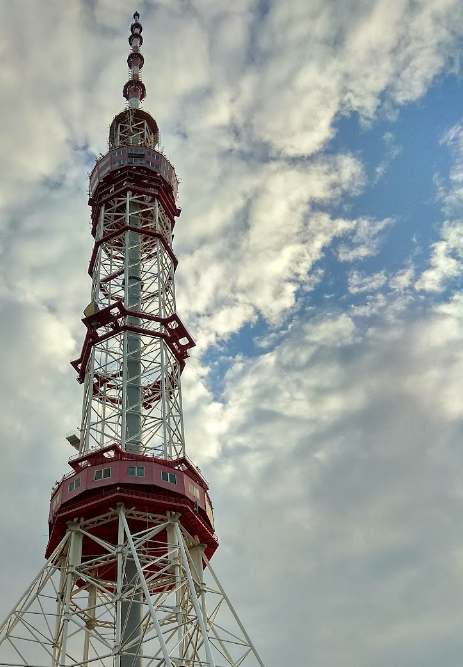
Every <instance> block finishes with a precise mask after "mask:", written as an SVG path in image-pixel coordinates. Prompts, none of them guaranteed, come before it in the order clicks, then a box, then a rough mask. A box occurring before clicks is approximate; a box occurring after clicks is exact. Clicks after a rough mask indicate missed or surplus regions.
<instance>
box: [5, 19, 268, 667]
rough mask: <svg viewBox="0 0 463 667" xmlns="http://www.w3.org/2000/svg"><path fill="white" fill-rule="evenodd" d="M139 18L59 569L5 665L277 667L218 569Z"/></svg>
mask: <svg viewBox="0 0 463 667" xmlns="http://www.w3.org/2000/svg"><path fill="white" fill-rule="evenodd" d="M139 18H140V17H139V14H138V13H137V12H136V13H135V14H134V17H133V19H134V21H133V23H132V25H131V32H130V37H129V44H130V46H131V52H130V54H129V57H128V59H127V63H128V66H129V80H128V81H127V83H126V84H125V86H124V89H123V95H124V97H125V99H126V100H127V106H126V108H125V109H124V110H123V111H121V112H120V113H119V114H118V115H117V116H116V117H115V118H114V119H113V121H112V123H111V126H110V130H109V150H108V152H107V153H106V154H105V155H104V156H103V157H101V158H100V159H99V160H98V161H97V163H96V165H95V167H94V169H93V171H92V173H91V176H90V188H89V205H90V206H91V223H92V235H93V238H94V247H93V252H92V255H91V259H90V265H89V274H90V276H91V278H92V288H91V300H90V304H89V305H88V306H87V308H86V309H85V311H84V318H83V320H82V321H83V324H84V325H85V339H84V343H83V346H82V351H81V354H80V356H79V358H78V359H76V360H75V361H73V362H72V365H73V367H74V369H75V370H76V372H77V377H78V381H79V382H80V383H81V384H82V385H83V388H84V397H83V407H82V422H81V426H80V429H79V432H78V433H75V434H70V435H69V436H68V440H69V442H70V443H71V444H72V445H73V446H74V447H75V449H76V450H77V452H76V454H75V455H74V456H73V457H71V459H70V460H69V464H70V468H71V470H70V472H69V473H68V474H66V475H65V476H64V477H63V478H62V480H61V481H60V482H59V483H57V485H56V486H55V487H54V488H53V490H52V494H51V502H50V513H49V540H48V545H47V549H46V554H45V555H46V558H47V561H46V563H45V565H44V566H43V568H42V569H41V570H40V572H39V573H38V575H37V576H36V577H35V578H34V580H33V581H32V583H31V584H30V585H29V586H28V587H27V589H26V590H25V592H24V594H23V595H22V597H21V598H20V600H19V601H18V603H17V604H16V605H15V607H14V609H13V610H12V611H11V613H10V614H9V615H8V616H7V618H6V620H5V621H4V622H3V624H2V625H1V626H0V663H1V664H7V665H10V666H14V665H27V666H28V667H31V666H32V665H33V666H35V667H42V666H43V667H45V666H51V667H59V666H63V667H64V666H66V667H71V666H72V667H76V666H77V665H79V666H84V667H85V666H87V665H92V664H95V665H100V666H101V665H102V666H103V667H106V666H107V667H110V666H114V667H151V666H153V667H222V666H226V665H227V666H228V665H232V666H233V667H239V666H240V665H242V664H244V665H245V667H247V666H249V667H252V666H253V665H254V666H255V665H260V667H263V663H262V661H261V659H260V657H259V655H258V654H257V652H256V650H255V648H254V646H253V644H252V642H251V640H250V638H249V636H248V635H247V633H246V630H245V629H244V627H243V625H242V623H241V621H240V620H239V618H238V616H237V614H236V612H235V610H234V608H233V607H232V605H231V603H230V600H229V598H228V597H227V595H226V593H225V591H224V589H223V588H222V586H221V584H220V582H219V580H218V578H217V576H216V574H215V573H214V571H213V569H212V567H211V564H210V558H211V557H212V556H213V554H214V552H215V551H216V549H217V547H218V541H217V537H216V535H215V532H214V517H213V511H212V504H211V500H210V497H209V487H208V484H207V482H206V480H205V479H204V477H203V476H202V474H201V472H200V471H199V469H198V468H197V467H196V466H195V465H194V464H193V463H192V462H191V461H190V459H189V458H188V457H187V456H186V454H185V438H184V431H183V417H182V399H181V374H182V370H183V368H184V366H185V362H186V359H187V357H188V350H189V349H190V348H191V347H193V346H194V342H193V339H192V337H191V336H190V334H189V333H188V331H187V330H186V328H185V326H184V325H183V323H182V321H181V320H180V318H179V316H178V315H177V312H176V303H175V286H174V273H175V268H176V266H177V258H176V256H175V254H174V251H173V249H172V239H173V229H174V225H175V221H176V218H177V217H178V216H179V214H180V210H179V208H178V207H177V204H176V197H177V186H178V180H177V176H176V174H175V170H174V168H173V166H172V165H171V164H170V162H169V160H167V158H166V157H165V155H164V154H163V152H162V150H161V149H160V147H159V131H158V126H157V123H156V121H155V120H154V118H153V117H152V116H151V115H150V114H149V113H147V112H146V111H144V110H142V109H141V108H140V103H141V102H142V101H143V99H144V98H145V95H146V89H145V85H144V84H143V82H142V77H141V70H142V68H143V64H144V58H143V55H142V54H141V52H140V47H141V45H142V43H143V37H142V26H141V24H140V22H139Z"/></svg>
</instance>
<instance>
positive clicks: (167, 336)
mask: <svg viewBox="0 0 463 667" xmlns="http://www.w3.org/2000/svg"><path fill="white" fill-rule="evenodd" d="M171 244H172V223H171V220H170V219H169V216H168V215H167V214H166V212H165V211H164V209H163V207H162V204H161V203H160V202H159V200H158V199H157V197H156V196H153V195H148V194H145V193H142V194H141V193H139V192H132V191H127V192H126V193H123V194H120V195H119V196H116V197H114V198H113V199H111V200H110V201H109V202H107V203H106V204H105V205H102V206H101V210H100V214H99V220H98V225H97V229H96V236H95V247H96V249H97V251H96V254H94V257H95V259H94V261H93V263H92V266H91V269H92V277H93V281H92V301H93V302H95V304H98V309H99V310H100V311H101V310H104V309H105V308H109V307H111V306H114V305H118V304H122V305H123V307H124V308H125V309H126V310H128V311H130V312H133V313H136V314H137V315H139V316H136V315H129V314H124V315H122V316H121V317H119V318H118V319H117V322H115V321H114V320H111V321H108V322H106V324H102V325H101V326H99V322H98V316H97V315H96V316H95V318H94V324H93V325H92V320H91V319H90V322H89V325H88V326H89V336H88V345H89V346H91V354H90V355H89V356H88V359H87V360H86V365H85V368H81V369H80V371H81V372H83V371H85V382H84V402H83V409H82V423H81V446H80V452H81V453H84V452H86V451H89V450H91V449H95V448H98V447H105V446H107V445H110V444H113V443H115V442H117V443H120V445H121V446H122V448H123V449H127V450H128V451H135V452H138V453H143V454H152V455H155V456H162V457H164V458H169V459H176V458H180V457H182V456H184V454H185V440H184V430H183V416H182V398H181V386H180V376H181V372H182V369H183V364H184V360H183V359H182V355H183V354H184V353H183V352H182V353H181V354H180V353H179V351H178V349H177V348H176V346H175V345H173V344H171V345H169V342H171V341H172V340H173V334H174V330H175V329H178V331H179V332H181V333H183V330H184V328H183V325H181V322H180V321H179V320H178V318H177V316H176V303H175V287H174V272H175V261H174V260H175V256H174V255H173V252H172V249H171ZM166 321H167V322H166ZM116 325H117V326H116ZM92 326H93V329H92ZM131 327H132V328H134V329H136V331H131V330H130V328H131ZM185 333H186V332H185ZM182 340H183V339H180V344H181V343H182ZM192 344H193V343H192V342H190V343H188V344H187V345H188V346H191V345H192Z"/></svg>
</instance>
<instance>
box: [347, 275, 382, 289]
mask: <svg viewBox="0 0 463 667" xmlns="http://www.w3.org/2000/svg"><path fill="white" fill-rule="evenodd" d="M386 281H387V277H386V272H385V271H384V270H383V271H378V273H373V274H371V275H367V274H366V273H362V272H361V271H351V273H350V274H349V278H348V289H349V292H350V293H351V294H358V293H359V292H376V290H378V289H380V288H381V287H382V286H383V285H384V284H385V283H386Z"/></svg>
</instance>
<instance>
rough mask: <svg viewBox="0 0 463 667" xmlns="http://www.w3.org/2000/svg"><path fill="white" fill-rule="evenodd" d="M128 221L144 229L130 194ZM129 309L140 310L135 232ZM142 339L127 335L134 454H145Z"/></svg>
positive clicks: (129, 447)
mask: <svg viewBox="0 0 463 667" xmlns="http://www.w3.org/2000/svg"><path fill="white" fill-rule="evenodd" d="M127 221H128V224H129V225H130V226H131V227H141V218H140V204H139V203H138V202H134V201H132V198H131V193H130V192H128V193H127ZM125 280H126V295H125V296H126V306H127V308H129V309H130V310H135V311H137V312H139V311H140V310H141V294H142V288H143V286H142V282H141V234H140V233H139V232H135V231H133V230H129V231H127V234H126V276H125ZM127 323H128V324H130V325H132V326H134V327H139V326H140V318H139V317H133V316H130V317H128V318H127ZM141 346H142V341H141V336H140V334H138V333H134V332H132V331H128V332H127V334H126V352H127V358H126V373H127V376H126V397H125V412H126V415H125V424H126V426H125V449H126V451H128V452H132V453H134V454H142V453H143V438H142V415H141V410H142V398H143V397H142V383H141V374H142V363H141Z"/></svg>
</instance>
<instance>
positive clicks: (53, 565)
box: [0, 503, 264, 667]
mask: <svg viewBox="0 0 463 667" xmlns="http://www.w3.org/2000/svg"><path fill="white" fill-rule="evenodd" d="M179 519H180V515H179V514H175V513H172V512H166V513H165V514H151V513H146V512H140V511H138V510H137V509H135V508H130V509H129V508H127V507H126V506H125V505H124V504H122V503H119V504H118V505H117V506H116V507H114V509H109V510H108V511H107V512H105V513H102V514H101V515H99V516H96V517H92V518H91V519H75V520H74V521H72V522H69V523H68V527H67V531H66V533H65V535H64V537H63V539H62V540H61V542H60V543H59V545H58V546H57V547H56V549H55V550H54V552H53V553H52V554H51V556H50V557H49V559H48V561H47V562H46V564H45V566H44V567H43V569H42V570H41V571H40V572H39V574H38V575H37V577H36V578H35V579H34V581H33V582H32V584H31V585H30V586H29V587H28V588H27V590H26V591H25V593H24V595H23V596H22V598H21V599H20V601H19V602H18V604H17V605H16V606H15V608H14V609H13V610H12V612H11V613H10V614H9V615H8V617H7V618H6V620H5V621H4V623H3V624H2V625H1V626H0V663H1V664H4V665H5V664H7V665H10V666H15V665H18V666H24V667H25V666H28V667H29V666H31V665H33V666H34V667H45V666H46V667H49V666H50V665H51V666H52V667H58V666H63V667H64V666H68V667H77V666H79V667H81V666H86V665H91V664H98V665H99V666H103V667H106V666H107V667H114V666H116V667H151V666H153V667H225V666H229V665H231V666H232V667H239V666H240V665H244V666H245V667H253V666H254V667H256V666H257V665H259V666H260V667H264V666H263V663H262V660H261V659H260V657H259V655H258V654H257V652H256V650H255V648H254V646H253V644H252V642H251V640H250V638H249V636H248V634H247V633H246V631H245V629H244V627H243V625H242V623H241V622H240V620H239V618H238V616H237V614H236V612H235V610H234V609H233V607H232V605H231V603H230V601H229V599H228V597H227V595H226V593H225V591H224V590H223V588H222V586H221V584H220V582H219V580H218V578H217V576H216V575H215V573H214V571H213V570H212V568H211V566H210V563H209V560H208V558H207V556H206V555H205V553H204V551H205V545H202V544H200V543H199V542H198V540H197V539H195V538H193V537H192V536H191V535H190V534H189V533H188V532H187V531H186V530H185V528H184V527H183V526H182V524H181V522H180V520H179ZM102 527H107V528H108V530H107V535H108V536H113V535H116V536H117V539H112V540H111V541H106V540H105V539H103V538H102V537H99V536H97V535H102V534H104V532H105V531H103V533H102V531H101V528H102ZM97 529H98V530H97ZM92 547H94V548H92ZM105 572H108V573H111V576H109V577H107V578H105V575H104V573H105ZM113 573H115V576H114V575H113Z"/></svg>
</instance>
